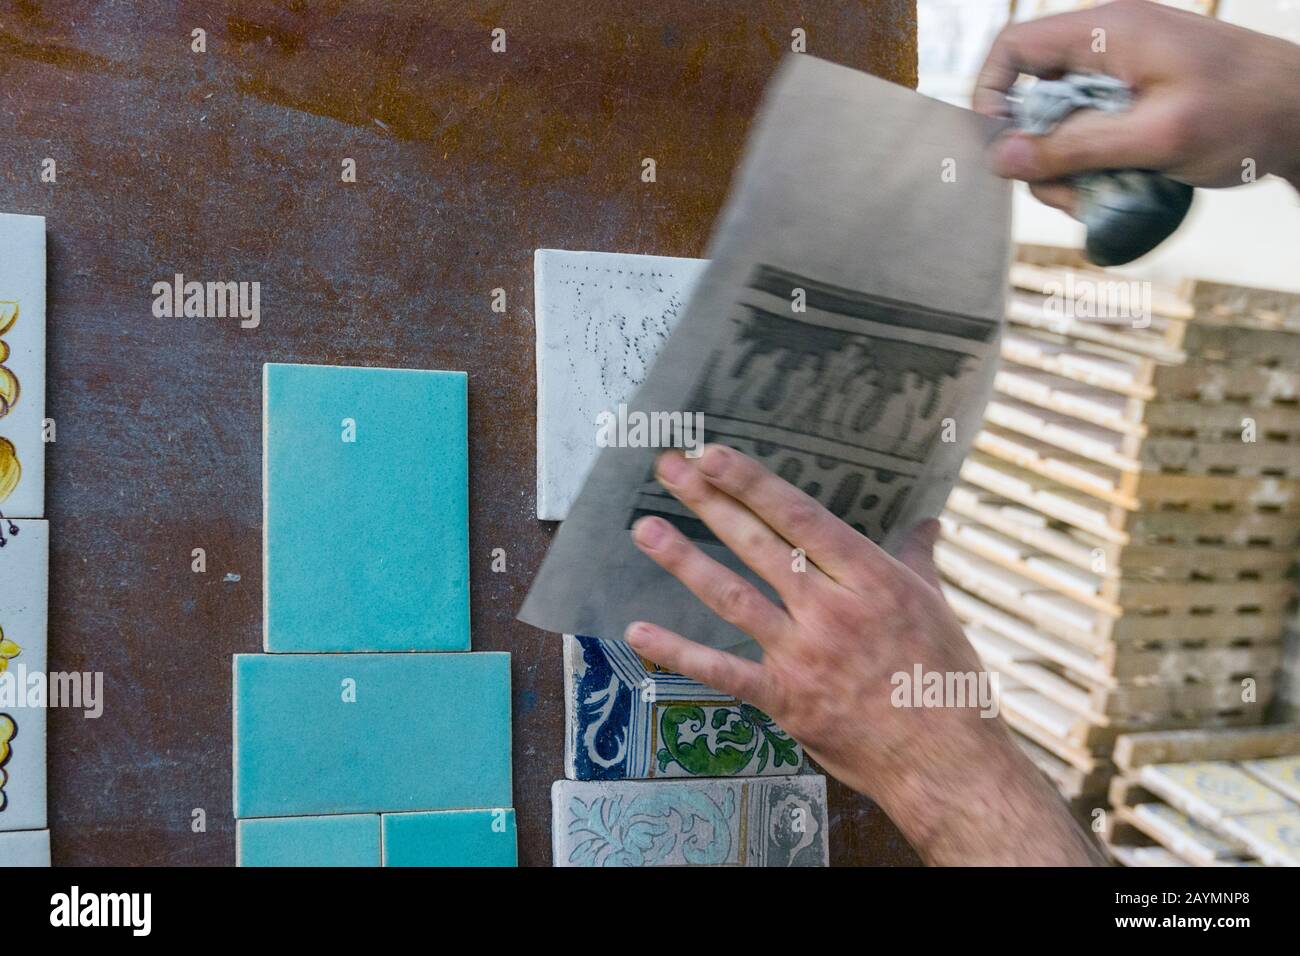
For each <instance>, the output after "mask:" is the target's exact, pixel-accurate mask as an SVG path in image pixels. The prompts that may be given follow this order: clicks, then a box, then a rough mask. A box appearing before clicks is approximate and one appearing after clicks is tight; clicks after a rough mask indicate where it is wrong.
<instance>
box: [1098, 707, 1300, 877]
mask: <svg viewBox="0 0 1300 956" xmlns="http://www.w3.org/2000/svg"><path fill="white" fill-rule="evenodd" d="M1114 760H1115V764H1116V766H1117V768H1118V770H1119V771H1120V776H1117V777H1115V778H1114V779H1113V780H1112V781H1111V784H1110V802H1111V806H1112V809H1111V812H1110V813H1109V815H1108V817H1107V820H1106V832H1105V836H1106V844H1107V846H1108V848H1109V850H1110V852H1111V854H1112V856H1114V858H1115V859H1116V860H1117V861H1118V862H1120V863H1122V864H1124V865H1125V866H1258V865H1266V866H1300V725H1295V724H1292V725H1282V726H1273V727H1260V728H1253V729H1248V730H1230V731H1172V732H1157V733H1145V734H1132V735H1124V736H1121V737H1120V738H1119V739H1118V740H1117V741H1116V744H1115V754H1114Z"/></svg>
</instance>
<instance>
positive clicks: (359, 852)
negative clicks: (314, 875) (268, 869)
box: [235, 813, 380, 866]
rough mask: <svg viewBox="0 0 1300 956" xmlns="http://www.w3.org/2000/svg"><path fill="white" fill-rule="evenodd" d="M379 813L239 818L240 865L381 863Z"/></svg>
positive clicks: (237, 862) (237, 858)
mask: <svg viewBox="0 0 1300 956" xmlns="http://www.w3.org/2000/svg"><path fill="white" fill-rule="evenodd" d="M379 854H380V850H379V817H378V815H376V814H373V813H372V814H349V815H344V816H336V817H267V818H265V819H262V820H240V821H239V822H238V825H237V826H236V828H235V865H236V866H378V865H379V859H380V856H379Z"/></svg>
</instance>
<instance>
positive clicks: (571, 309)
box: [533, 249, 708, 521]
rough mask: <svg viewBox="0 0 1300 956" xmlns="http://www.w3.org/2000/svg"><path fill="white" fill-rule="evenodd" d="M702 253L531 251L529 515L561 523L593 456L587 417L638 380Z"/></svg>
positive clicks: (698, 270) (613, 403) (592, 427)
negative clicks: (533, 371)
mask: <svg viewBox="0 0 1300 956" xmlns="http://www.w3.org/2000/svg"><path fill="white" fill-rule="evenodd" d="M706 265H708V262H707V260H704V259H674V258H668V257H666V256H636V255H621V254H618V253H611V252H565V251H562V250H559V249H538V250H537V252H536V253H535V255H534V257H533V273H534V275H533V281H534V311H535V313H536V325H537V517H538V518H540V519H542V520H543V521H562V520H564V517H565V515H567V514H568V513H569V505H570V504H572V503H573V499H574V498H576V497H577V495H578V490H579V489H580V488H581V487H582V482H583V479H584V478H586V476H587V472H588V471H589V470H590V469H591V465H592V463H593V462H594V461H595V460H596V454H597V452H598V450H599V449H598V448H597V445H596V419H597V416H599V415H600V413H601V412H610V413H611V414H616V413H617V409H618V404H619V403H620V402H622V401H624V400H625V399H627V398H628V397H629V396H630V395H631V394H632V393H633V392H634V391H635V390H636V388H637V386H638V385H640V384H641V381H642V379H644V378H645V373H646V372H647V371H648V370H649V368H650V364H651V363H652V362H653V361H654V358H655V356H656V355H657V354H658V352H659V347H660V346H661V345H662V344H663V343H664V342H665V341H666V340H667V338H668V333H669V332H671V331H672V330H673V327H674V326H675V325H676V324H677V319H678V317H679V316H680V315H681V313H682V309H683V307H684V306H685V305H686V300H687V299H689V298H690V296H691V292H692V291H693V290H694V288H695V283H696V282H697V281H698V279H699V277H700V276H701V275H702V274H703V272H704V267H705V266H706Z"/></svg>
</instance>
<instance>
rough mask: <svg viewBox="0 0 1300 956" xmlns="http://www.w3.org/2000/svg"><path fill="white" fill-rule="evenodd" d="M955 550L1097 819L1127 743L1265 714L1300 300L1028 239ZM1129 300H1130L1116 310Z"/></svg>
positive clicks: (1001, 648)
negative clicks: (1133, 272) (1154, 274)
mask: <svg viewBox="0 0 1300 956" xmlns="http://www.w3.org/2000/svg"><path fill="white" fill-rule="evenodd" d="M1012 286H1013V294H1012V298H1011V303H1010V307H1009V310H1008V318H1009V324H1008V328H1007V334H1006V335H1005V337H1004V342H1003V347H1002V358H1003V364H1002V368H1001V370H1000V371H999V373H998V376H997V382H996V387H995V393H994V396H993V400H992V401H991V402H990V404H989V407H988V411H987V413H986V416H985V421H984V425H983V430H982V431H981V433H980V434H979V436H978V438H977V439H976V442H975V449H974V450H973V452H972V453H971V455H970V457H969V458H968V460H967V461H966V463H965V465H964V467H963V469H962V473H961V478H962V481H961V482H960V483H959V485H958V486H957V487H956V488H955V489H954V491H953V493H952V496H951V498H950V499H949V501H948V506H947V511H946V513H945V514H944V516H943V523H944V534H943V539H942V540H941V541H940V543H939V545H938V547H937V548H936V562H937V564H938V565H939V568H940V570H941V572H942V573H943V575H944V577H945V579H946V583H945V591H946V593H947V595H948V598H949V601H950V603H951V604H952V606H953V608H954V610H955V611H956V612H957V614H958V616H959V617H960V618H961V619H962V621H963V623H964V624H965V625H966V628H967V634H968V636H969V637H970V639H971V641H972V643H973V644H974V645H975V647H976V649H977V650H978V652H979V653H980V655H981V656H982V658H983V659H984V662H985V664H986V666H988V667H989V668H990V669H991V670H996V671H998V672H999V673H1000V675H1001V706H1002V713H1003V715H1004V716H1005V717H1006V718H1007V720H1008V721H1009V722H1010V723H1011V725H1012V727H1013V728H1014V729H1015V730H1016V731H1017V732H1018V733H1019V734H1020V735H1022V737H1023V743H1024V746H1025V747H1026V749H1027V750H1028V751H1029V752H1030V753H1031V756H1033V757H1034V758H1035V761H1036V762H1037V763H1038V764H1039V766H1040V767H1042V769H1043V770H1044V771H1045V772H1047V773H1048V774H1049V776H1051V777H1052V778H1053V779H1054V781H1055V782H1056V783H1057V785H1058V786H1059V787H1060V788H1061V790H1062V792H1063V793H1064V794H1065V795H1066V796H1067V797H1068V798H1071V799H1072V800H1073V801H1076V807H1077V808H1078V809H1080V810H1086V809H1088V808H1091V807H1095V806H1098V805H1103V804H1104V803H1105V794H1106V787H1107V785H1108V783H1109V780H1110V778H1111V777H1112V776H1113V774H1114V765H1113V763H1112V761H1111V759H1110V754H1111V751H1112V748H1113V747H1114V743H1115V738H1116V736H1117V735H1118V734H1120V733H1125V732H1133V731H1147V730H1160V729H1171V728H1190V727H1195V728H1208V727H1226V726H1237V725H1244V724H1253V723H1259V722H1260V721H1261V719H1262V717H1263V712H1264V710H1265V708H1266V707H1267V705H1268V702H1269V699H1270V697H1271V696H1272V694H1273V692H1274V689H1275V684H1276V680H1277V674H1278V667H1279V663H1280V659H1281V646H1282V645H1281V641H1282V634H1283V629H1284V624H1285V621H1286V617H1287V614H1286V610H1287V606H1288V603H1289V601H1290V598H1291V585H1290V582H1289V577H1288V576H1289V572H1290V568H1291V566H1292V563H1293V559H1294V553H1295V546H1296V544H1297V542H1298V541H1300V493H1298V492H1300V402H1298V399H1300V296H1297V295H1288V294H1283V293H1278V292H1271V291H1263V290H1251V289H1242V288H1237V287H1232V286H1224V285H1219V284H1215V283H1206V282H1197V283H1194V284H1192V283H1189V284H1186V285H1185V287H1183V288H1181V289H1179V290H1178V291H1173V290H1162V289H1153V288H1152V287H1151V286H1149V285H1144V284H1141V283H1130V282H1128V281H1127V280H1124V279H1122V278H1120V277H1118V276H1116V275H1114V274H1111V273H1108V272H1103V271H1100V270H1095V269H1091V268H1090V267H1088V266H1087V265H1086V263H1084V262H1082V260H1080V259H1078V257H1077V253H1074V252H1072V251H1069V250H1058V249H1051V248H1047V247H1023V248H1022V249H1021V250H1019V255H1018V261H1017V263H1016V264H1015V265H1014V266H1013V269H1012ZM1117 305H1118V306H1119V308H1116V306H1117Z"/></svg>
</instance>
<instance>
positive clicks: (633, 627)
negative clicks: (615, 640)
mask: <svg viewBox="0 0 1300 956" xmlns="http://www.w3.org/2000/svg"><path fill="white" fill-rule="evenodd" d="M649 636H650V628H648V627H647V626H646V624H645V622H644V621H633V622H632V623H631V624H629V625H628V626H627V630H626V631H624V632H623V639H624V640H625V641H627V642H628V643H629V644H631V645H632V646H633V647H635V646H636V645H638V644H643V643H645V641H646V639H647V638H648V637H649Z"/></svg>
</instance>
